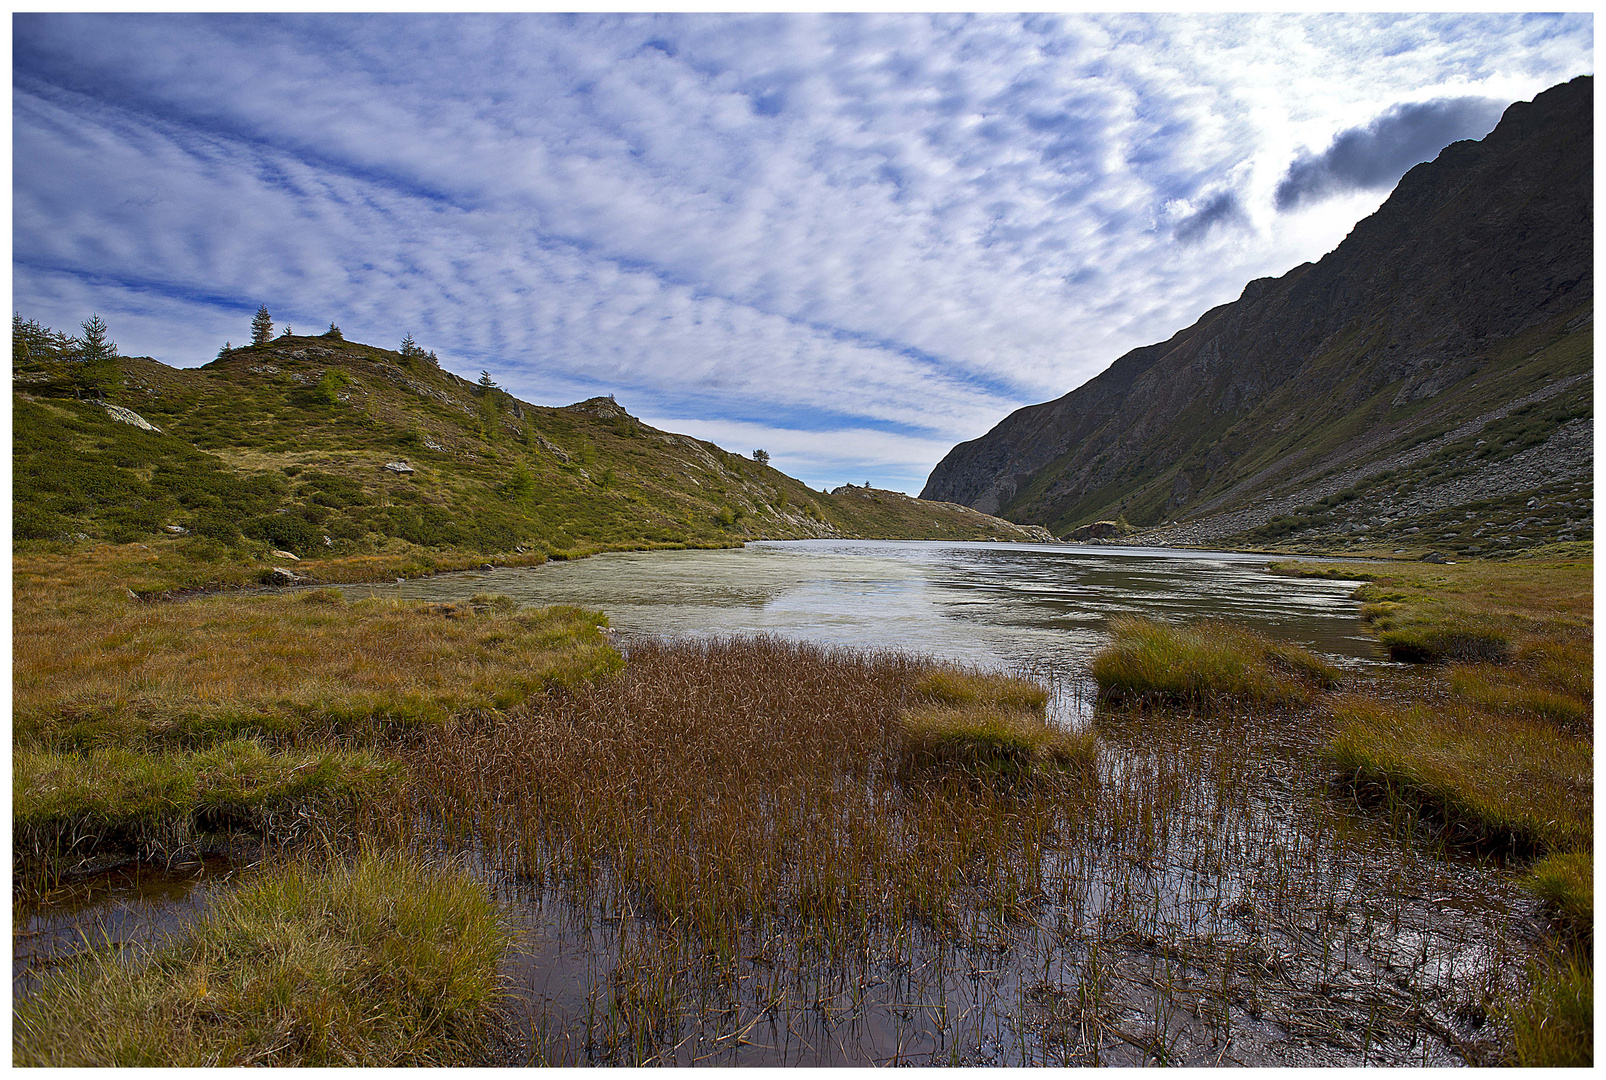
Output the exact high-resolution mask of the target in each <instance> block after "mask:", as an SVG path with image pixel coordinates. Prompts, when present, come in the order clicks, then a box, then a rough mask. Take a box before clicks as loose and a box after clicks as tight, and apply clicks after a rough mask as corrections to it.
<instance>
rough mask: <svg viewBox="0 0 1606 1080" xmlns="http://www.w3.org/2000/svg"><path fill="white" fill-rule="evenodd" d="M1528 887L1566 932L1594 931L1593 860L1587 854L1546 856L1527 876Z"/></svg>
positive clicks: (1587, 932) (1564, 853)
mask: <svg viewBox="0 0 1606 1080" xmlns="http://www.w3.org/2000/svg"><path fill="white" fill-rule="evenodd" d="M1528 882H1529V886H1530V887H1531V888H1532V889H1533V891H1534V892H1535V893H1537V894H1538V895H1539V899H1541V900H1543V901H1544V902H1545V904H1546V905H1548V906H1549V907H1550V908H1551V910H1552V911H1554V912H1555V913H1556V914H1557V915H1559V916H1560V917H1561V919H1562V920H1563V922H1564V923H1565V924H1566V925H1567V926H1568V927H1569V928H1576V929H1578V930H1581V931H1582V932H1584V933H1586V934H1590V935H1592V934H1593V933H1594V928H1595V859H1594V856H1593V855H1592V854H1591V853H1590V852H1588V851H1565V852H1561V853H1559V854H1556V855H1549V856H1546V857H1545V858H1543V859H1541V860H1539V862H1537V863H1535V864H1534V867H1533V869H1532V870H1530V871H1529V873H1528Z"/></svg>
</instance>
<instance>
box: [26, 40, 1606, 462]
mask: <svg viewBox="0 0 1606 1080" xmlns="http://www.w3.org/2000/svg"><path fill="white" fill-rule="evenodd" d="M13 49H14V54H13V149H14V170H13V185H14V188H13V233H12V238H13V307H14V309H15V310H16V311H18V312H20V313H21V314H22V315H23V316H24V317H31V318H37V319H38V320H39V321H41V322H43V323H46V324H48V325H51V326H54V327H55V328H57V329H69V330H70V329H73V328H75V327H76V325H77V324H78V323H79V322H81V321H82V320H84V319H86V318H88V316H89V315H90V314H91V313H92V312H94V313H99V314H100V316H101V317H102V318H104V319H105V320H106V322H107V323H108V324H109V325H110V327H111V331H112V333H111V336H112V338H113V339H114V340H115V341H117V342H118V344H119V345H120V346H121V347H122V351H123V352H125V353H127V354H129V355H149V356H154V357H156V358H157V359H159V360H161V361H163V362H165V363H169V364H174V365H180V366H193V365H197V364H202V363H205V362H207V361H209V360H211V359H212V358H213V357H214V356H215V355H216V354H217V351H218V348H219V346H221V345H222V344H223V342H224V341H225V340H230V341H232V342H234V343H235V344H239V343H240V342H242V341H243V340H245V339H246V338H247V337H248V336H249V324H250V319H251V315H252V313H253V312H255V310H256V308H257V305H258V304H266V305H267V306H268V309H269V310H270V312H272V314H273V316H274V318H275V321H276V322H277V323H278V324H279V326H280V327H282V326H283V325H284V324H285V323H287V322H288V323H290V324H292V325H293V326H294V327H295V329H296V330H297V331H298V332H320V331H322V330H323V329H324V328H325V327H327V326H328V325H329V323H330V322H331V321H333V322H335V323H338V324H339V325H340V327H341V328H342V330H343V331H344V333H345V335H346V337H347V338H348V339H353V340H359V341H365V342H370V343H373V344H379V345H385V346H388V347H391V348H394V347H395V346H396V345H397V343H398V342H400V340H401V339H402V337H403V335H405V334H408V333H411V334H412V335H413V337H414V338H416V339H417V340H418V342H419V343H420V344H421V345H423V346H424V347H425V348H428V349H433V350H435V351H436V352H437V353H438V354H439V355H440V357H441V359H442V362H443V364H444V365H445V366H446V367H448V368H450V369H452V370H454V371H456V372H458V373H459V374H462V375H465V376H468V377H470V378H473V377H476V376H478V374H479V372H480V371H481V369H488V370H490V371H491V373H492V374H493V376H494V377H495V378H496V379H497V381H498V382H500V383H501V384H502V385H503V386H505V387H507V388H508V389H509V390H510V391H512V392H513V393H515V394H517V395H519V396H520V397H522V398H525V399H526V400H529V401H533V402H535V403H537V404H547V405H563V404H568V403H570V402H572V401H576V400H579V399H581V398H585V397H589V396H592V395H594V394H602V393H612V394H615V395H616V396H617V398H618V400H619V402H620V404H622V405H624V406H625V407H626V408H628V409H629V410H630V411H631V412H632V413H634V414H636V415H638V416H641V417H642V418H643V419H645V420H647V421H648V422H649V423H652V424H654V425H657V426H659V427H662V428H667V429H670V430H674V431H681V432H686V433H689V434H693V435H697V436H699V437H702V438H708V439H711V440H713V441H715V442H717V443H719V444H720V445H722V446H724V447H725V448H726V449H729V450H732V451H736V452H739V453H747V452H750V451H751V450H752V449H754V448H756V447H763V448H765V449H767V450H769V451H770V453H771V455H772V459H773V460H772V463H773V464H774V465H775V466H776V467H778V468H780V469H782V470H783V471H785V472H788V473H790V474H792V475H794V476H797V477H799V478H800V479H803V480H805V481H807V482H809V483H810V484H812V485H814V486H816V487H820V486H835V485H837V484H840V483H843V482H846V481H851V482H854V483H863V482H865V481H870V482H872V483H874V484H875V485H876V486H880V487H891V488H896V489H899V490H905V491H910V492H918V491H919V490H920V487H921V486H922V484H923V483H924V481H925V478H926V475H927V474H928V473H929V471H930V469H931V467H932V466H933V465H934V464H936V462H937V461H938V460H939V459H940V458H941V457H942V455H943V454H944V453H946V452H947V451H948V449H949V448H951V447H952V446H953V444H954V443H956V442H959V441H962V440H965V439H972V438H975V437H977V436H978V435H981V434H982V433H984V432H985V431H987V430H988V429H989V428H991V427H992V426H993V425H994V424H996V423H997V422H998V421H999V420H1000V419H1002V418H1003V417H1004V416H1005V415H1006V414H1007V413H1009V412H1010V411H1012V410H1013V409H1015V408H1018V407H1020V406H1021V405H1026V404H1030V403H1034V402H1038V401H1043V400H1047V399H1049V398H1052V397H1057V396H1059V395H1060V394H1063V393H1065V392H1067V391H1069V390H1071V389H1073V388H1074V387H1076V386H1078V385H1080V384H1081V383H1082V382H1085V381H1086V380H1087V379H1088V378H1090V377H1092V376H1093V375H1095V374H1097V373H1098V372H1099V371H1100V370H1102V369H1103V368H1104V367H1106V366H1107V365H1108V364H1109V363H1110V362H1111V361H1112V360H1114V359H1115V358H1116V357H1117V356H1119V355H1120V354H1122V353H1123V352H1125V351H1127V350H1128V349H1131V348H1133V347H1136V346H1139V345H1146V344H1150V343H1152V342H1155V341H1159V340H1163V339H1164V338H1166V337H1169V336H1170V335H1171V334H1173V333H1175V332H1176V331H1177V330H1179V329H1181V328H1182V327H1184V326H1186V325H1188V324H1189V323H1191V322H1193V321H1194V320H1195V319H1196V318H1198V316H1199V315H1200V314H1202V313H1203V312H1204V311H1205V310H1206V309H1208V308H1210V307H1212V306H1214V305H1216V304H1220V303H1224V302H1226V301H1229V300H1232V299H1234V298H1236V297H1237V295H1238V294H1239V293H1240V292H1241V291H1242V289H1243V286H1244V284H1245V283H1246V282H1247V281H1249V280H1251V279H1253V278H1256V277H1265V276H1275V275H1279V274H1282V273H1284V272H1286V271H1287V270H1289V269H1291V268H1292V267H1294V266H1296V265H1297V264H1299V263H1300V262H1303V261H1306V260H1313V259H1317V258H1320V257H1321V255H1322V254H1324V253H1325V252H1327V251H1329V250H1331V249H1332V248H1333V247H1334V246H1335V245H1336V244H1337V243H1338V242H1339V241H1340V240H1342V239H1343V237H1344V235H1345V234H1346V233H1347V232H1348V231H1349V230H1350V228H1351V227H1352V226H1353V225H1354V224H1355V222H1356V221H1358V220H1359V219H1360V218H1362V217H1364V216H1366V215H1367V214H1369V213H1371V212H1372V211H1373V210H1374V209H1376V207H1377V206H1378V205H1379V204H1380V203H1381V202H1382V200H1383V199H1384V198H1385V197H1386V196H1387V194H1388V191H1389V190H1390V189H1391V188H1392V186H1393V184H1394V183H1395V181H1396V180H1398V178H1399V176H1400V175H1401V174H1402V173H1403V172H1404V171H1405V170H1406V169H1407V168H1409V167H1410V166H1411V165H1412V164H1414V163H1416V162H1418V161H1423V160H1428V159H1431V158H1432V157H1433V156H1435V155H1436V154H1437V152H1438V151H1439V150H1440V149H1441V148H1442V147H1443V146H1445V145H1446V144H1448V143H1449V142H1451V141H1454V140H1456V139H1460V138H1480V137H1482V136H1483V135H1484V134H1486V133H1487V132H1488V130H1489V129H1490V128H1492V127H1493V125H1494V123H1495V122H1496V121H1497V120H1498V118H1499V115H1500V111H1501V110H1502V109H1503V108H1504V107H1505V106H1506V105H1508V104H1510V103H1511V102H1513V101H1517V100H1525V99H1529V98H1532V97H1533V96H1534V94H1536V93H1538V92H1539V91H1541V90H1544V89H1545V88H1547V87H1549V86H1552V85H1554V84H1556V83H1558V82H1562V81H1565V80H1566V79H1569V78H1571V77H1573V76H1575V75H1579V74H1586V73H1590V72H1592V71H1593V67H1592V64H1593V60H1592V51H1593V21H1592V16H1590V15H1589V14H1564V15H1532V14H1529V15H1418V16H1401V15H1389V14H1377V15H1328V16H1290V15H1254V16H1226V15H1192V16H1184V15H1171V16H1140V15H1112V16H1076V15H1071V16H1040V15H1030V16H1000V15H983V16H961V15H938V16H911V15H878V16H870V15H864V16H857V15H848V16H823V15H797V16H780V15H758V16H704V15H666V16H650V15H622V16H601V15H579V16H562V15H488V16H460V17H454V16H412V15H357V16H316V15H275V16H189V15H55V14H50V15H16V16H14V20H13Z"/></svg>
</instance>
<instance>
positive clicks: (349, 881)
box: [12, 855, 508, 1068]
mask: <svg viewBox="0 0 1606 1080" xmlns="http://www.w3.org/2000/svg"><path fill="white" fill-rule="evenodd" d="M507 940H508V938H507V933H506V931H505V930H504V929H503V927H502V925H501V922H500V919H499V917H498V914H497V911H496V908H495V907H494V905H493V904H492V902H491V900H490V898H489V896H487V895H486V892H485V890H484V889H483V888H482V887H481V886H479V885H477V884H475V883H473V882H472V881H470V880H468V879H467V878H466V877H464V876H463V875H462V874H460V873H456V872H453V871H451V870H448V869H445V868H442V867H440V866H438V865H425V864H422V863H418V862H414V861H410V860H406V859H402V858H399V857H395V856H390V857H378V856H373V855H370V856H366V857H364V858H362V859H361V860H359V861H358V862H357V863H356V864H355V865H353V866H341V867H337V868H335V869H333V870H329V871H316V870H314V869H312V868H310V867H308V866H307V865H304V864H296V865H291V866H288V867H284V868H282V869H279V870H276V871H272V872H270V873H267V874H265V875H264V876H263V877H261V878H259V879H258V880H256V881H255V882H253V883H251V884H250V885H247V886H245V887H243V888H242V889H240V890H239V891H238V892H235V893H232V894H229V895H228V896H225V897H223V898H222V899H220V900H218V901H216V902H214V904H213V905H212V907H211V909H210V910H209V911H208V912H207V913H206V914H205V915H204V916H203V917H202V919H201V920H200V921H199V922H198V923H196V924H195V925H194V926H193V927H192V928H191V929H190V930H188V931H187V932H186V933H184V934H183V935H182V936H181V937H180V938H179V939H178V940H176V941H174V942H172V943H171V944H168V945H165V946H162V947H160V948H158V949H156V950H155V952H154V953H153V954H152V955H150V956H149V957H146V958H136V959H128V958H119V957H118V956H116V955H115V954H98V955H92V956H89V957H86V958H84V959H83V960H81V961H80V962H79V963H78V964H76V965H74V966H73V967H71V968H68V969H66V970H64V971H63V972H61V973H60V974H58V975H56V976H54V977H53V978H51V979H49V980H47V981H46V983H45V984H44V986H43V987H42V988H41V989H40V990H39V992H38V993H36V994H34V995H33V996H31V997H29V998H27V999H25V1000H22V1001H20V1002H19V1003H18V1004H17V1006H16V1011H15V1014H14V1020H13V1028H12V1055H13V1063H14V1064H17V1065H22V1066H30V1067H50V1068H71V1067H85V1066H90V1067H95V1066H100V1067H105V1066H113V1067H125V1068H126V1067H136V1066H145V1067H164V1068H172V1067H216V1066H240V1065H269V1066H351V1065H358V1066H368V1067H380V1066H399V1065H442V1064H448V1063H452V1062H454V1061H461V1060H463V1059H464V1058H465V1057H468V1056H471V1055H472V1054H474V1053H475V1052H478V1051H481V1050H483V1047H484V1045H485V1043H486V1039H487V1035H488V1034H489V1031H490V1022H491V1015H490V1006H491V1004H492V1003H493V1001H494V999H495V997H496V995H497V993H498V991H499V986H498V983H497V965H498V962H499V960H500V958H501V956H502V953H503V951H504V949H505V947H506V944H507Z"/></svg>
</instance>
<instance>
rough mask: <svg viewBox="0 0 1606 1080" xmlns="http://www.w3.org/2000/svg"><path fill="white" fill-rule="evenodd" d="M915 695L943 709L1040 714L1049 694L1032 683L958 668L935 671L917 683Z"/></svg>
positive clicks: (1011, 677) (1039, 685)
mask: <svg viewBox="0 0 1606 1080" xmlns="http://www.w3.org/2000/svg"><path fill="white" fill-rule="evenodd" d="M914 692H915V694H916V695H918V696H920V697H923V698H929V699H931V700H932V701H934V702H936V703H938V704H940V705H955V706H967V707H969V706H980V707H994V708H1001V709H1027V710H1036V711H1038V712H1041V711H1042V710H1043V709H1044V708H1045V707H1046V706H1047V705H1048V690H1047V689H1046V688H1044V687H1043V686H1042V685H1041V684H1040V683H1036V682H1033V681H1032V680H1031V679H1023V678H1020V677H1018V676H1010V675H998V674H993V673H988V672H978V671H965V670H962V669H959V668H936V669H933V670H932V671H930V672H928V673H927V674H925V675H923V676H921V677H920V678H919V679H918V680H916V682H915V685H914Z"/></svg>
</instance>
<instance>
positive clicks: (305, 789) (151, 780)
mask: <svg viewBox="0 0 1606 1080" xmlns="http://www.w3.org/2000/svg"><path fill="white" fill-rule="evenodd" d="M402 782H403V773H402V769H401V767H400V766H399V765H398V764H396V763H395V762H393V761H389V760H385V759H382V758H379V757H376V756H374V755H372V754H369V753H365V752H360V751H358V752H352V751H342V750H325V751H321V752H303V753H274V752H271V751H268V750H265V749H263V748H262V747H261V746H259V745H258V744H256V743H254V742H250V741H247V740H236V741H233V742H227V743H223V744H221V745H218V746H213V747H209V748H207V749H205V750H199V751H194V752H188V751H167V752H158V753H149V752H142V751H138V750H129V749H124V748H121V747H106V748H102V749H97V750H93V751H91V752H89V753H87V754H74V753H62V752H58V751H54V750H39V749H26V748H18V749H16V750H15V751H14V753H13V756H12V762H11V798H12V846H13V851H14V853H15V854H16V855H17V856H18V857H19V858H32V859H36V860H40V861H42V862H43V863H45V864H52V863H55V862H57V861H58V860H62V859H70V858H75V857H81V856H84V855H88V854H92V853H97V852H103V851H107V850H113V851H132V852H134V853H136V854H138V855H140V856H142V857H146V858H170V857H171V856H173V855H175V854H178V853H181V852H184V851H188V850H193V849H194V848H195V847H196V845H197V843H198V842H199V841H200V838H201V837H203V836H205V835H207V834H220V833H224V832H228V831H233V830H246V831H251V832H257V833H263V834H271V833H273V832H274V831H275V826H276V824H278V823H293V824H295V825H296V826H297V827H300V826H303V825H305V824H306V823H307V821H309V820H328V819H332V818H333V817H335V816H336V815H339V814H341V813H344V812H346V811H349V810H350V809H351V808H353V807H354V806H355V805H356V804H357V803H359V802H361V801H362V800H364V799H367V798H370V797H372V796H374V795H375V794H377V793H379V792H381V791H384V790H387V789H391V788H394V787H396V786H398V785H400V784H401V783H402Z"/></svg>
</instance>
